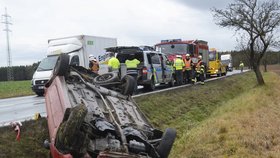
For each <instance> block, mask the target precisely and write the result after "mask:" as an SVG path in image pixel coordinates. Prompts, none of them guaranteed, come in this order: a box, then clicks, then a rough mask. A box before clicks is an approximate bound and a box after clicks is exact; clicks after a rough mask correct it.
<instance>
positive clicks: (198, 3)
mask: <svg viewBox="0 0 280 158" xmlns="http://www.w3.org/2000/svg"><path fill="white" fill-rule="evenodd" d="M175 1H177V2H178V3H180V4H183V5H186V6H188V7H190V8H195V9H199V10H205V11H208V10H210V8H213V7H215V8H221V9H222V8H225V7H226V6H227V5H228V4H229V3H231V2H232V1H233V0H175Z"/></svg>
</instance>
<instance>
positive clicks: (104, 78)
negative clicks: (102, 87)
mask: <svg viewBox="0 0 280 158" xmlns="http://www.w3.org/2000/svg"><path fill="white" fill-rule="evenodd" d="M118 80H119V76H118V73H116V72H108V73H105V74H102V75H99V76H96V77H95V78H94V79H93V82H94V83H96V84H105V83H110V82H115V81H118Z"/></svg>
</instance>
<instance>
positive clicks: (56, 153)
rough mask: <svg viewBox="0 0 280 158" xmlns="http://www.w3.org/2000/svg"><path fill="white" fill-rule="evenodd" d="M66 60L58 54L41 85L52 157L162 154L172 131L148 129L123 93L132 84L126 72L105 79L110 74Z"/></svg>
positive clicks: (155, 157)
mask: <svg viewBox="0 0 280 158" xmlns="http://www.w3.org/2000/svg"><path fill="white" fill-rule="evenodd" d="M68 63H69V57H68V56H67V55H65V54H62V55H60V56H59V58H58V61H57V63H56V67H55V69H54V71H53V76H52V78H51V79H50V81H49V82H48V83H47V84H46V89H45V91H46V93H45V99H46V109H47V120H48V127H49V135H50V141H49V143H48V144H49V147H50V152H51V155H52V157H54V158H71V157H86V158H91V157H92V158H93V157H97V158H144V157H145V158H150V157H151V158H166V157H168V155H169V153H170V150H171V148H172V145H173V143H174V140H175V137H176V131H175V130H174V129H172V128H168V129H166V131H165V132H162V131H160V130H157V129H155V128H153V126H152V125H151V124H150V123H149V122H148V120H147V119H146V117H145V115H144V114H143V113H142V112H141V111H140V109H139V107H138V106H137V104H136V103H135V102H134V100H133V99H132V97H131V95H130V94H129V93H130V89H133V87H134V84H136V83H135V81H134V80H131V77H130V76H124V77H122V78H121V77H119V79H118V80H116V79H115V80H114V81H112V82H114V84H109V83H108V82H105V81H106V80H107V79H108V80H111V79H112V76H116V75H112V74H110V73H109V75H108V74H107V75H102V76H98V75H97V74H94V73H91V72H89V71H87V70H86V69H84V68H81V67H76V66H70V65H69V64H68ZM106 77H107V78H106ZM96 78H97V79H98V80H96ZM102 78H103V79H102ZM101 81H102V82H101ZM101 83H106V84H105V86H103V85H102V84H101ZM108 85H109V86H108ZM124 89H127V90H124Z"/></svg>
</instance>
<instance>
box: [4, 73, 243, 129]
mask: <svg viewBox="0 0 280 158" xmlns="http://www.w3.org/2000/svg"><path fill="white" fill-rule="evenodd" d="M237 73H240V71H238V70H234V71H233V72H228V74H227V76H231V75H233V74H237ZM215 79H216V78H211V79H210V80H215ZM183 86H188V85H183ZM183 86H182V87H183ZM175 88H179V87H175ZM170 89H173V88H168V89H166V88H165V87H164V86H158V87H157V88H156V91H153V92H148V93H145V92H143V91H142V90H141V89H140V90H139V91H140V94H139V95H136V96H135V97H137V96H141V95H147V94H150V93H157V92H159V91H164V90H170ZM35 113H40V115H41V116H46V109H45V98H44V97H37V96H35V95H34V96H27V97H17V98H9V99H0V126H5V125H9V123H10V122H13V121H24V120H30V119H32V118H33V117H34V116H35Z"/></svg>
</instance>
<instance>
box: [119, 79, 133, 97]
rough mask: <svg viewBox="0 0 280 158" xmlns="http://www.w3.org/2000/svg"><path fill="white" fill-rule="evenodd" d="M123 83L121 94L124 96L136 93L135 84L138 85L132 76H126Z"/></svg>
mask: <svg viewBox="0 0 280 158" xmlns="http://www.w3.org/2000/svg"><path fill="white" fill-rule="evenodd" d="M121 83H122V86H121V87H122V89H121V93H122V94H123V95H132V94H133V92H134V88H135V84H137V83H136V81H135V79H134V78H133V77H132V76H129V75H125V76H124V77H123V78H122V80H121Z"/></svg>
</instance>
